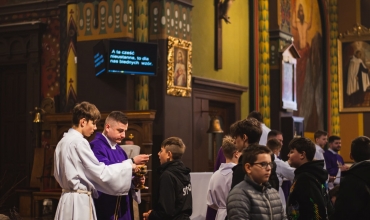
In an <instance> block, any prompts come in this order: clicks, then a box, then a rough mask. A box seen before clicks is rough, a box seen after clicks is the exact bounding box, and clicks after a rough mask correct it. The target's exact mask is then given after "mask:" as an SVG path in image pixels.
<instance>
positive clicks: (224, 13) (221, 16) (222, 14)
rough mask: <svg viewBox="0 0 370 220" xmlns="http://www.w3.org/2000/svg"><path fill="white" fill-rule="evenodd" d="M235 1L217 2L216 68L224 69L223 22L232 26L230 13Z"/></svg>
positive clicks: (216, 0) (221, 0)
mask: <svg viewBox="0 0 370 220" xmlns="http://www.w3.org/2000/svg"><path fill="white" fill-rule="evenodd" d="M233 1H235V0H215V9H216V10H215V15H216V16H215V25H216V28H215V30H216V34H215V36H216V39H215V68H216V70H219V69H222V20H225V22H226V24H231V22H230V17H229V16H228V11H229V9H230V7H231V4H232V3H233Z"/></svg>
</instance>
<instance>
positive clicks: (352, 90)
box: [338, 36, 370, 112]
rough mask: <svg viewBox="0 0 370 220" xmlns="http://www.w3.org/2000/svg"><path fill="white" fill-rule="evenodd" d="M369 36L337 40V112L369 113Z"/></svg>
mask: <svg viewBox="0 0 370 220" xmlns="http://www.w3.org/2000/svg"><path fill="white" fill-rule="evenodd" d="M369 68H370V36H361V37H358V36H353V37H348V38H345V39H340V40H338V76H339V111H340V112H364V111H370V108H369V107H370V77H369V74H370V70H369Z"/></svg>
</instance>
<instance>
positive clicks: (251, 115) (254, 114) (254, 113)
mask: <svg viewBox="0 0 370 220" xmlns="http://www.w3.org/2000/svg"><path fill="white" fill-rule="evenodd" d="M247 118H255V119H257V120H258V121H259V122H261V123H262V122H263V119H262V114H261V113H260V112H258V111H252V112H250V113H249V115H248V116H247Z"/></svg>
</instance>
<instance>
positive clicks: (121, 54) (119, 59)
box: [93, 40, 158, 76]
mask: <svg viewBox="0 0 370 220" xmlns="http://www.w3.org/2000/svg"><path fill="white" fill-rule="evenodd" d="M157 51H158V46H157V44H154V43H141V42H134V41H124V40H101V41H99V42H98V43H97V44H96V45H95V46H94V48H93V53H94V65H95V75H96V76H100V75H107V74H129V75H147V76H154V75H156V70H157V54H158V53H157Z"/></svg>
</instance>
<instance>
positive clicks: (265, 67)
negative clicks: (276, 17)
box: [258, 0, 270, 127]
mask: <svg viewBox="0 0 370 220" xmlns="http://www.w3.org/2000/svg"><path fill="white" fill-rule="evenodd" d="M268 10H269V7H268V0H258V19H259V20H258V25H259V27H258V39H259V55H258V56H259V67H258V69H259V73H258V80H259V82H258V84H259V90H258V94H259V98H258V99H259V111H260V112H261V114H262V116H263V122H264V123H265V124H266V126H268V127H269V126H270V64H269V59H270V49H269V47H270V46H269V37H270V36H269V12H268Z"/></svg>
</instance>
